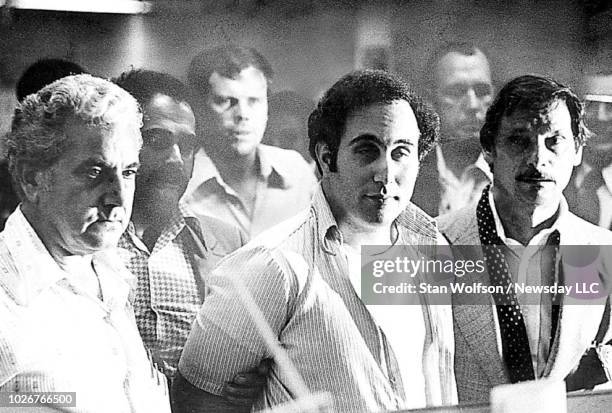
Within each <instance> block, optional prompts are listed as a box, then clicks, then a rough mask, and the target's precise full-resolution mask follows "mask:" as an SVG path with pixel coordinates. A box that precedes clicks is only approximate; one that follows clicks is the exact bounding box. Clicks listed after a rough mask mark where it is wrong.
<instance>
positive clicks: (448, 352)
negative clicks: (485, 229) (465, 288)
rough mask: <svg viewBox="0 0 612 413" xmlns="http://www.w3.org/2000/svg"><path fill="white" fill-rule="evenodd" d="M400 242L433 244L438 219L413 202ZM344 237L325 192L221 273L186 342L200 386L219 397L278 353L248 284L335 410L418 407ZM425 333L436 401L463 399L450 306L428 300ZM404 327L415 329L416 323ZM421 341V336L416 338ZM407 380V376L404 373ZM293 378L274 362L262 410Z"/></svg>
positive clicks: (427, 371) (189, 368) (285, 395)
mask: <svg viewBox="0 0 612 413" xmlns="http://www.w3.org/2000/svg"><path fill="white" fill-rule="evenodd" d="M397 224H398V229H399V232H400V242H401V243H404V244H415V245H424V244H430V245H431V244H434V243H436V241H437V234H438V232H437V230H436V227H435V223H433V222H432V219H431V218H429V217H428V216H426V215H425V214H424V213H423V212H421V211H420V210H418V209H417V208H416V207H414V206H411V207H409V208H408V209H407V210H406V211H405V212H404V213H403V214H402V215H401V216H400V217H399V218H398V219H397ZM342 245H343V242H342V236H341V234H340V232H339V230H338V227H337V225H336V221H335V219H334V217H333V215H332V213H331V210H330V208H329V205H328V204H327V201H326V199H325V196H324V194H323V192H322V190H321V189H319V190H318V191H317V192H316V193H315V196H314V199H313V202H312V205H311V208H310V210H308V211H305V212H304V213H303V214H301V215H299V216H297V217H295V218H294V219H291V220H288V221H286V222H284V223H283V224H281V225H279V226H277V227H275V228H273V229H272V230H270V231H268V232H266V233H264V234H262V235H261V236H259V237H258V238H257V239H255V240H253V241H252V242H251V243H249V244H248V245H247V246H246V247H244V248H241V249H240V250H239V251H237V252H236V253H234V254H231V255H230V256H228V257H227V258H226V259H225V260H223V262H222V263H220V265H219V267H218V268H217V269H216V270H215V271H214V272H213V274H212V276H211V279H210V286H211V291H210V294H209V295H208V296H207V297H206V301H205V302H204V305H203V306H202V309H201V311H200V312H199V314H198V316H197V319H196V320H197V322H196V323H194V327H193V329H192V331H191V333H190V336H189V338H188V340H187V343H186V344H185V350H184V351H183V355H182V356H181V361H180V363H179V370H180V372H181V374H182V375H183V376H184V377H185V378H186V379H187V380H188V381H189V382H190V383H192V384H193V385H195V386H197V387H198V388H200V389H203V390H205V391H207V392H209V393H213V394H217V395H219V394H220V392H221V389H222V387H223V383H224V382H226V381H228V380H229V379H231V378H232V377H233V376H234V375H235V374H236V373H238V372H241V371H246V370H249V369H250V368H253V367H255V366H257V365H258V363H259V362H260V361H261V360H262V359H264V358H269V357H271V356H272V354H271V352H270V350H269V349H268V347H267V346H266V344H265V343H264V340H263V339H262V337H261V336H260V335H259V333H258V330H257V328H256V326H255V323H254V321H253V319H252V317H251V314H250V313H249V312H247V311H245V309H244V307H243V306H242V304H241V303H240V299H239V296H238V293H237V291H236V289H235V287H233V286H234V285H235V284H234V282H235V281H236V280H237V281H238V282H240V283H242V285H244V287H245V288H246V290H247V291H248V292H249V293H250V295H251V296H252V297H253V299H254V301H255V303H256V304H257V305H258V306H259V308H260V309H261V311H262V312H263V316H264V317H265V319H266V321H267V323H268V324H269V325H270V327H271V329H272V331H273V334H274V335H275V336H276V337H277V338H278V340H279V341H280V344H281V346H282V347H283V348H284V349H285V351H286V352H287V354H288V356H289V358H290V359H291V361H292V362H293V364H294V365H295V366H296V368H297V371H298V372H299V374H300V375H301V377H302V378H303V380H304V382H305V383H306V386H307V387H308V389H309V390H310V391H311V392H313V393H318V392H329V393H331V395H332V397H333V399H334V403H335V409H336V411H347V412H355V411H382V410H394V409H400V408H404V407H406V406H409V405H410V399H411V397H412V394H413V393H412V392H422V391H423V389H422V388H421V389H411V388H401V389H398V387H397V385H398V383H402V381H401V380H397V379H398V378H396V376H395V373H396V372H397V371H398V370H399V369H398V366H397V363H395V364H394V363H393V361H394V360H397V359H396V358H395V357H394V353H396V352H398V351H404V349H402V348H391V347H389V345H388V343H386V339H385V338H384V337H385V334H383V333H381V331H382V330H381V328H380V326H379V325H377V324H376V322H375V321H374V320H373V318H372V316H371V315H370V313H369V311H368V309H367V308H366V306H365V305H364V303H363V302H362V301H361V300H360V299H359V297H358V296H357V294H356V292H355V289H354V288H353V285H352V284H351V281H350V279H349V269H348V262H347V260H346V256H345V254H343V253H342V250H341V248H342ZM423 315H424V317H423V319H424V320H427V321H426V322H425V326H424V329H425V330H427V334H425V335H424V336H425V337H421V340H422V341H421V342H422V347H423V352H422V355H421V356H415V357H419V358H420V360H419V361H418V362H417V363H416V364H418V365H421V366H422V369H423V374H424V376H425V380H426V383H427V386H426V389H425V391H426V393H427V394H426V395H425V396H424V397H422V395H421V394H419V399H421V398H424V399H426V400H427V402H428V404H431V405H439V404H451V403H455V402H456V389H455V381H454V373H453V350H454V349H453V325H452V315H451V309H450V306H443V305H440V306H423ZM397 328H401V329H411V328H412V326H411V325H410V321H409V320H402V319H398V320H397ZM415 339H417V340H418V339H419V338H415ZM406 382H409V380H406ZM291 383H292V381H291V378H290V376H289V375H287V374H286V371H285V370H283V369H281V368H279V365H278V364H274V365H273V366H272V370H271V373H270V374H269V378H268V381H267V385H266V387H265V389H264V394H263V395H262V396H261V397H260V399H259V400H258V401H257V402H256V405H255V408H256V409H257V408H264V407H270V406H275V405H279V404H282V403H284V402H287V401H289V400H291V399H292V394H291V392H292V389H291Z"/></svg>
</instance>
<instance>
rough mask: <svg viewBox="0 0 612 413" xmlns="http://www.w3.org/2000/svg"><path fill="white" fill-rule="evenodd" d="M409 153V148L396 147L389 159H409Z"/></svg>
mask: <svg viewBox="0 0 612 413" xmlns="http://www.w3.org/2000/svg"><path fill="white" fill-rule="evenodd" d="M411 152H412V151H411V149H410V147H408V146H398V147H396V148H394V149H393V151H392V152H391V157H392V158H393V159H394V160H396V161H399V160H401V159H404V158H407V157H409V156H410V153H411Z"/></svg>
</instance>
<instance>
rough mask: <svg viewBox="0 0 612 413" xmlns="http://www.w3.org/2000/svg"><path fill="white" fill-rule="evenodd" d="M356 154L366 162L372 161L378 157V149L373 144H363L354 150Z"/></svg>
mask: <svg viewBox="0 0 612 413" xmlns="http://www.w3.org/2000/svg"><path fill="white" fill-rule="evenodd" d="M354 152H355V154H356V155H357V156H359V157H360V158H362V159H364V160H365V161H371V160H374V159H376V158H377V157H378V152H379V151H378V147H377V146H376V145H374V144H372V143H363V144H361V145H357V146H356V147H355V150H354Z"/></svg>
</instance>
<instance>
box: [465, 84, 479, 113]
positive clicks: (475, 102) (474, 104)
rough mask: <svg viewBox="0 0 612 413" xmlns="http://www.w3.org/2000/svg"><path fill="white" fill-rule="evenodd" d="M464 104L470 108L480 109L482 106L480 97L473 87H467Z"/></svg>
mask: <svg viewBox="0 0 612 413" xmlns="http://www.w3.org/2000/svg"><path fill="white" fill-rule="evenodd" d="M465 102H466V106H467V107H468V108H469V109H472V110H475V111H476V110H480V108H481V107H482V102H481V99H480V98H479V97H478V96H477V95H476V91H475V90H474V88H469V89H468V90H467V92H466V96H465Z"/></svg>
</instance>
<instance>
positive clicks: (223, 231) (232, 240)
mask: <svg viewBox="0 0 612 413" xmlns="http://www.w3.org/2000/svg"><path fill="white" fill-rule="evenodd" d="M197 220H198V222H199V224H200V229H201V230H202V236H203V237H204V242H205V243H208V244H210V243H211V242H213V239H212V238H214V243H215V244H216V243H217V242H219V243H221V244H222V246H223V247H224V249H226V250H227V252H231V251H234V250H236V249H238V248H240V247H241V246H243V245H244V244H246V235H245V234H244V233H243V232H242V231H240V229H239V228H238V227H235V226H234V225H232V224H229V223H227V222H224V221H221V220H220V219H217V218H213V217H210V216H207V215H198V217H197Z"/></svg>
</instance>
